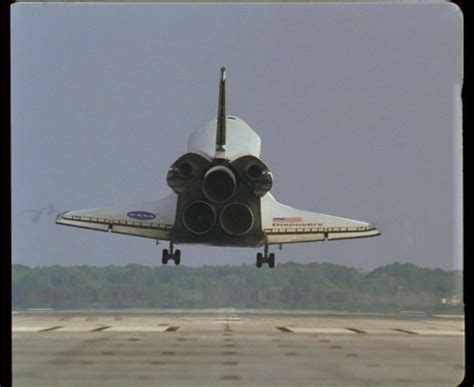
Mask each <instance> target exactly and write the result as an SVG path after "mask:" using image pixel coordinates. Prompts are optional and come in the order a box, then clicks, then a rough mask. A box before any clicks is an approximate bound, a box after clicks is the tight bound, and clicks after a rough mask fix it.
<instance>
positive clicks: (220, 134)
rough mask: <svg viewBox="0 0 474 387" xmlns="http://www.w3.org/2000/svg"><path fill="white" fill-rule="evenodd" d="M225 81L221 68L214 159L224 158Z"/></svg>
mask: <svg viewBox="0 0 474 387" xmlns="http://www.w3.org/2000/svg"><path fill="white" fill-rule="evenodd" d="M225 79H226V74H225V67H221V78H220V81H219V104H218V108H217V131H216V158H224V157H225V135H226V114H225Z"/></svg>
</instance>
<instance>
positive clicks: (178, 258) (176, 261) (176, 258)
mask: <svg viewBox="0 0 474 387" xmlns="http://www.w3.org/2000/svg"><path fill="white" fill-rule="evenodd" d="M180 263H181V250H176V251H175V252H174V264H175V265H179V264H180Z"/></svg>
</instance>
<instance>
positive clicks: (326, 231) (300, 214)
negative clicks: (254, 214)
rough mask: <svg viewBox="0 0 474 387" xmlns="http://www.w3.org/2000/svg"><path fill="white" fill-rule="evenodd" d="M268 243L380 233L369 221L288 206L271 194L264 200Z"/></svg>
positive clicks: (369, 235) (263, 210)
mask: <svg viewBox="0 0 474 387" xmlns="http://www.w3.org/2000/svg"><path fill="white" fill-rule="evenodd" d="M261 203H262V228H263V232H264V234H265V243H267V244H284V243H301V242H317V241H324V240H334V239H355V238H367V237H373V236H377V235H380V231H379V230H378V229H377V228H376V227H374V226H372V225H370V224H369V223H365V222H361V221H358V220H353V219H346V218H340V217H337V216H331V215H324V214H318V213H317V212H310V211H303V210H297V209H295V208H292V207H290V206H285V205H284V204H281V203H279V202H277V201H276V199H275V198H274V197H273V196H272V195H271V194H270V193H267V194H266V195H265V196H264V197H262V199H261Z"/></svg>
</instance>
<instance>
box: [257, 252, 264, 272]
mask: <svg viewBox="0 0 474 387" xmlns="http://www.w3.org/2000/svg"><path fill="white" fill-rule="evenodd" d="M262 258H263V256H262V253H257V267H258V268H259V269H260V268H261V267H262Z"/></svg>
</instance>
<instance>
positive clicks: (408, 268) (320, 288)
mask: <svg viewBox="0 0 474 387" xmlns="http://www.w3.org/2000/svg"><path fill="white" fill-rule="evenodd" d="M12 269H13V272H12V302H13V308H16V309H22V308H55V309H62V308H127V307H133V308H138V307H140V308H141V307H150V308H154V307H156V308H217V307H236V308H288V309H333V310H353V311H356V310H359V311H387V312H388V311H396V310H404V309H410V308H417V309H419V308H423V310H462V305H457V306H453V305H445V304H443V303H442V302H441V299H442V298H443V297H451V296H453V295H455V296H457V297H458V298H461V299H462V296H461V294H460V284H461V283H462V272H460V271H445V270H441V269H430V268H421V267H418V266H416V265H413V264H408V263H404V264H402V263H398V262H397V263H393V264H391V265H386V266H382V267H379V268H376V269H375V270H372V271H370V272H368V273H367V272H362V271H361V270H357V269H355V268H351V267H346V266H342V265H335V264H331V263H310V264H299V263H293V262H290V263H284V264H279V265H278V266H277V267H276V268H275V269H273V270H256V269H255V267H254V266H253V265H244V264H243V265H241V266H201V267H186V266H177V267H169V266H159V267H149V266H143V265H137V264H132V265H126V266H105V267H95V266H85V265H84V266H68V267H64V266H59V265H54V266H48V267H34V268H32V267H28V266H25V265H18V264H14V265H13V268H12Z"/></svg>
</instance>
